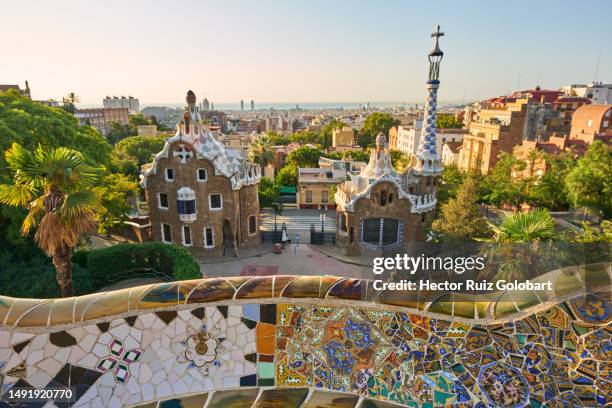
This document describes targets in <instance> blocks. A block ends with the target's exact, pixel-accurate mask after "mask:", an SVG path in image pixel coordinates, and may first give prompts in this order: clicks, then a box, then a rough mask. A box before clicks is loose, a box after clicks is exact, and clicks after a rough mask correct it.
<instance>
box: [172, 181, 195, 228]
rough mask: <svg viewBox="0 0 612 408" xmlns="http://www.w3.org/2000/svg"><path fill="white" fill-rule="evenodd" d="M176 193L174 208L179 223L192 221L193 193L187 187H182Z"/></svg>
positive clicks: (193, 209) (193, 218)
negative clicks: (177, 214)
mask: <svg viewBox="0 0 612 408" xmlns="http://www.w3.org/2000/svg"><path fill="white" fill-rule="evenodd" d="M176 193H177V200H176V207H177V210H178V213H179V217H180V219H181V221H194V220H195V214H196V202H195V192H194V191H193V190H192V189H190V188H189V187H182V188H180V189H178V191H177V192H176Z"/></svg>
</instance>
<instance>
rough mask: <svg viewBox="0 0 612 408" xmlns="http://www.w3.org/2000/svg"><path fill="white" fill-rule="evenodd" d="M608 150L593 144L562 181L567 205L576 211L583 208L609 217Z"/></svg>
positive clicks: (611, 159) (611, 156)
mask: <svg viewBox="0 0 612 408" xmlns="http://www.w3.org/2000/svg"><path fill="white" fill-rule="evenodd" d="M611 174H612V150H610V149H609V148H608V147H607V146H605V145H604V144H603V143H602V142H600V141H596V142H594V143H593V144H592V145H591V146H589V150H588V151H587V153H586V155H584V157H582V158H580V159H578V162H577V163H576V167H574V168H573V169H572V170H571V171H569V173H568V174H567V176H566V178H565V185H566V189H567V193H568V196H569V199H570V201H571V202H572V204H573V205H574V206H576V207H586V208H588V209H589V210H591V211H593V212H595V213H597V214H599V215H603V216H604V217H605V218H610V217H611V216H612V176H610V175H611Z"/></svg>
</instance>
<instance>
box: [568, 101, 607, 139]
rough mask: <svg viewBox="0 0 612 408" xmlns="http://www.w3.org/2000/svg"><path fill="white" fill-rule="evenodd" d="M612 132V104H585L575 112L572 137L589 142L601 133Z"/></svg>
mask: <svg viewBox="0 0 612 408" xmlns="http://www.w3.org/2000/svg"><path fill="white" fill-rule="evenodd" d="M610 133H612V105H585V106H581V107H580V108H578V109H577V110H576V112H574V116H573V117H572V130H571V132H570V138H572V139H580V140H584V141H586V142H588V143H589V144H590V143H592V142H593V140H594V139H595V138H596V137H597V136H599V135H605V134H610Z"/></svg>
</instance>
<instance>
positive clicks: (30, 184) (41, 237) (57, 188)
mask: <svg viewBox="0 0 612 408" xmlns="http://www.w3.org/2000/svg"><path fill="white" fill-rule="evenodd" d="M5 158H6V162H7V164H8V167H9V169H10V170H11V172H12V173H13V183H12V184H10V185H7V184H2V185H0V203H2V204H4V205H10V206H20V207H26V208H27V209H28V215H27V217H26V218H25V220H24V221H23V224H22V233H23V234H24V235H27V234H28V233H29V232H30V230H32V229H33V228H36V234H35V235H34V240H35V241H36V242H37V243H38V246H39V247H40V248H41V249H42V250H43V251H45V252H46V253H47V255H49V256H51V259H52V262H53V265H54V266H55V269H56V273H57V283H58V286H59V288H60V292H61V294H62V296H72V295H73V284H72V261H71V255H72V251H73V249H74V248H75V247H76V246H77V244H78V241H79V238H80V237H81V236H82V235H83V234H86V233H91V232H93V231H94V230H95V220H96V214H97V212H98V209H99V202H98V198H97V196H96V194H95V192H94V191H93V186H94V184H95V183H96V181H97V179H98V175H99V170H98V169H96V168H94V167H91V166H89V165H88V164H87V163H86V161H85V160H84V159H83V156H82V155H81V154H80V153H79V152H76V151H74V150H70V149H67V148H65V147H59V148H57V149H43V148H42V147H39V148H37V149H36V150H35V151H34V152H30V151H28V150H26V149H25V148H23V147H22V146H20V145H19V144H17V143H14V144H13V145H12V147H11V148H10V149H9V150H8V151H7V152H6V154H5Z"/></svg>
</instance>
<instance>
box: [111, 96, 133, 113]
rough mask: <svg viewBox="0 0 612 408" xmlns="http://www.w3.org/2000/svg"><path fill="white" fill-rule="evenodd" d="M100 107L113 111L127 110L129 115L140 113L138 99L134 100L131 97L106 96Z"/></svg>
mask: <svg viewBox="0 0 612 408" xmlns="http://www.w3.org/2000/svg"><path fill="white" fill-rule="evenodd" d="M102 106H104V107H105V108H113V109H116V108H127V110H128V111H129V112H130V114H134V113H138V112H140V102H139V101H138V98H134V97H131V96H128V97H127V98H126V97H125V96H121V97H118V96H113V97H110V96H107V97H106V98H104V99H103V100H102Z"/></svg>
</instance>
